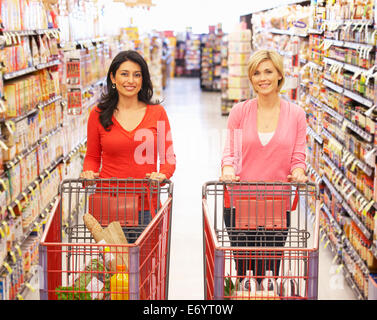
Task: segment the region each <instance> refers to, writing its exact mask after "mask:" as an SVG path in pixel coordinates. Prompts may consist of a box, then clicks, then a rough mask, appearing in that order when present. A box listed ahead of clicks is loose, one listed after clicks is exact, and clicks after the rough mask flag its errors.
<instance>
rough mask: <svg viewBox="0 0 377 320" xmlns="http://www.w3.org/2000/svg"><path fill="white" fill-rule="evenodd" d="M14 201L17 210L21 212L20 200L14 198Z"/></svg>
mask: <svg viewBox="0 0 377 320" xmlns="http://www.w3.org/2000/svg"><path fill="white" fill-rule="evenodd" d="M14 202H15V203H16V205H17V207H18V210H19V212H20V213H21V211H22V206H21V203H20V200H18V199H16V200H14Z"/></svg>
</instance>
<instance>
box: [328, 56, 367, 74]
mask: <svg viewBox="0 0 377 320" xmlns="http://www.w3.org/2000/svg"><path fill="white" fill-rule="evenodd" d="M323 61H324V62H325V63H327V64H337V65H341V67H342V68H343V69H345V70H347V71H351V72H354V73H363V72H364V73H365V72H367V71H369V70H368V69H364V68H362V67H358V66H354V65H352V64H348V63H345V62H342V61H338V60H335V59H332V58H327V57H325V58H324V59H323Z"/></svg>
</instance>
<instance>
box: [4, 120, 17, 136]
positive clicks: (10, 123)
mask: <svg viewBox="0 0 377 320" xmlns="http://www.w3.org/2000/svg"><path fill="white" fill-rule="evenodd" d="M5 126H6V127H7V129H8V131H9V133H10V134H11V135H12V136H13V135H14V132H15V131H16V125H15V124H14V122H13V121H11V120H8V121H5Z"/></svg>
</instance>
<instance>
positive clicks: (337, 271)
mask: <svg viewBox="0 0 377 320" xmlns="http://www.w3.org/2000/svg"><path fill="white" fill-rule="evenodd" d="M342 268H343V263H342V264H340V265H339V267H338V268H337V269H336V273H339V272H340V271H341V270H342Z"/></svg>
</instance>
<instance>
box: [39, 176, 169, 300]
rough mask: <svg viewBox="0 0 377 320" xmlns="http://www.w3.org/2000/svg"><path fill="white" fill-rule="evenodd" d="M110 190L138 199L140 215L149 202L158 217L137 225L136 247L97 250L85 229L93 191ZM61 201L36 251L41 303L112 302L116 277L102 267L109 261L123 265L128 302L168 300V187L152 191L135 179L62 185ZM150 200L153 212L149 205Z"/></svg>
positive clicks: (99, 246)
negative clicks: (118, 260)
mask: <svg viewBox="0 0 377 320" xmlns="http://www.w3.org/2000/svg"><path fill="white" fill-rule="evenodd" d="M99 184H100V187H98V185H99ZM105 185H106V187H102V186H105ZM109 186H111V188H112V189H111V190H112V191H111V192H112V193H114V192H113V191H114V186H115V190H116V192H115V194H116V195H117V197H119V194H120V193H126V194H137V195H138V196H139V197H140V198H141V199H142V201H141V202H142V203H141V204H140V206H141V207H139V208H141V210H140V211H139V214H142V213H143V211H145V210H146V209H148V208H145V206H144V202H145V203H147V201H149V207H150V208H155V209H154V210H155V212H156V214H155V216H154V217H153V219H152V220H151V221H150V222H149V223H148V224H143V222H142V221H141V220H140V219H139V223H136V224H137V228H139V231H138V232H139V233H138V237H137V239H136V241H135V242H134V243H128V244H126V245H118V244H117V245H114V244H112V245H110V244H98V243H96V242H95V241H94V239H93V237H92V235H91V234H90V232H89V231H88V230H87V228H86V226H85V225H84V223H83V220H82V215H83V214H84V213H86V212H90V210H92V209H90V203H89V201H90V199H91V197H90V195H92V194H93V190H94V193H95V194H98V190H99V189H106V188H107V189H109V188H110V187H109ZM107 189H106V190H107ZM148 193H149V195H148ZM104 194H105V193H104ZM59 196H60V199H59V203H58V205H57V208H56V211H55V213H54V214H53V215H51V217H50V219H49V220H48V222H47V224H46V228H45V231H44V234H43V236H42V239H41V243H40V248H39V253H40V258H39V267H40V276H39V278H40V280H39V281H40V298H41V299H42V300H47V299H48V300H56V299H61V300H73V299H74V300H81V299H83V300H109V299H111V298H112V295H113V294H116V293H117V292H115V291H114V289H112V288H110V279H111V277H112V276H113V275H114V274H115V273H117V274H119V272H114V270H110V269H109V268H107V267H106V257H108V256H109V255H111V256H117V257H118V256H122V257H123V258H124V259H125V261H126V265H127V267H128V269H127V270H126V271H124V272H120V273H124V274H126V275H127V277H128V292H126V293H124V292H123V293H122V294H125V295H126V296H127V298H128V299H129V300H164V299H167V297H168V287H169V262H170V240H171V219H172V217H171V215H172V200H173V183H172V182H170V181H168V180H166V181H164V182H163V184H161V185H160V184H158V185H153V184H151V181H150V180H135V179H109V180H103V179H101V180H93V181H88V180H64V181H63V182H62V183H61V185H60V188H59ZM104 197H105V196H104ZM151 198H152V199H154V201H155V206H152V205H151V203H152V202H151V201H153V200H151ZM144 200H145V201H144ZM161 201H163V203H162V204H161ZM118 202H119V201H118ZM106 203H108V202H106ZM109 212H110V210H109ZM152 216H153V214H152ZM108 218H109V217H108V216H107V217H105V216H104V217H102V216H101V218H100V220H99V222H100V224H102V226H103V227H105V226H107V225H108V222H109V221H107V220H106V219H108ZM120 220H122V219H120ZM123 222H124V219H123ZM124 227H125V228H126V227H127V225H124ZM139 234H140V235H139Z"/></svg>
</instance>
